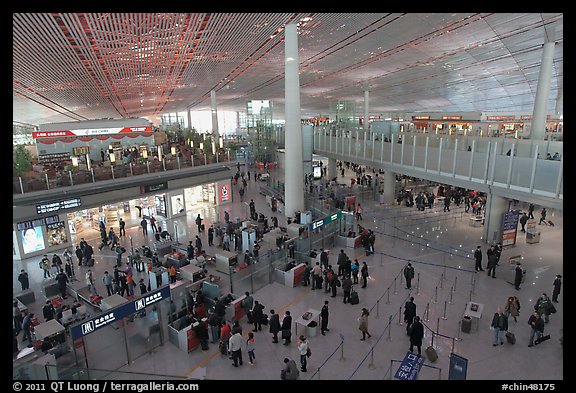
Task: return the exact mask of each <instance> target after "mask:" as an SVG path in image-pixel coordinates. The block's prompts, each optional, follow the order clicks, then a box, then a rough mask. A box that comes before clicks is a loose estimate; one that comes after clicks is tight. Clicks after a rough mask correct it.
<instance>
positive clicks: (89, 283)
mask: <svg viewBox="0 0 576 393" xmlns="http://www.w3.org/2000/svg"><path fill="white" fill-rule="evenodd" d="M84 278H85V280H86V281H85V282H86V286H88V290H89V291H90V293H91V294H92V295H98V292H96V286H95V285H94V275H93V274H92V270H90V269H88V271H87V272H86V275H85V276H84Z"/></svg>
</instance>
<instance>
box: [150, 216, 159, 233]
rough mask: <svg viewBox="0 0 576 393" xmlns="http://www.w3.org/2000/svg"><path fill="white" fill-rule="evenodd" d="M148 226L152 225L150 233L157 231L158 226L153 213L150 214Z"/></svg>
mask: <svg viewBox="0 0 576 393" xmlns="http://www.w3.org/2000/svg"><path fill="white" fill-rule="evenodd" d="M150 227H152V233H158V227H157V226H156V219H155V218H154V216H153V215H150Z"/></svg>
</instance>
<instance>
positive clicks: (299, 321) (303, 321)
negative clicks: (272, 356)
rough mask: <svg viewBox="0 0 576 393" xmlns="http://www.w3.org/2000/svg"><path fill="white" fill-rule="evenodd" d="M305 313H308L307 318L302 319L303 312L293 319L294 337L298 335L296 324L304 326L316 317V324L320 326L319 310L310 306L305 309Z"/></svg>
mask: <svg viewBox="0 0 576 393" xmlns="http://www.w3.org/2000/svg"><path fill="white" fill-rule="evenodd" d="M306 312H307V313H310V314H311V315H310V317H309V318H308V319H304V318H303V316H304V315H305V314H306V313H303V314H302V315H300V317H298V319H296V321H295V326H294V327H295V335H296V337H298V325H299V324H300V325H302V326H304V327H307V326H308V324H309V323H310V322H312V321H316V319H318V321H317V323H318V326H320V311H319V310H314V309H313V308H310V309H308V310H306Z"/></svg>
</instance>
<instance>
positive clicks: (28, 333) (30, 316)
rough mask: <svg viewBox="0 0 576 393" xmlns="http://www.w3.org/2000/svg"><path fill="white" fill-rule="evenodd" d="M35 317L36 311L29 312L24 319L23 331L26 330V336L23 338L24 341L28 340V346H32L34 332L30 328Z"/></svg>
mask: <svg viewBox="0 0 576 393" xmlns="http://www.w3.org/2000/svg"><path fill="white" fill-rule="evenodd" d="M33 318H34V313H33V312H31V313H28V314H26V315H25V316H24V319H23V320H22V331H23V332H24V337H23V338H22V342H24V341H28V348H32V347H33V344H32V332H31V331H30V329H31V328H32V319H33Z"/></svg>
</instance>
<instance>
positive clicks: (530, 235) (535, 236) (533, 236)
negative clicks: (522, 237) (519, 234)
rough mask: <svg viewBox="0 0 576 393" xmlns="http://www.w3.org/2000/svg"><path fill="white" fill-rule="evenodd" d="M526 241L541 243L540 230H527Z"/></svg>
mask: <svg viewBox="0 0 576 393" xmlns="http://www.w3.org/2000/svg"><path fill="white" fill-rule="evenodd" d="M526 243H529V244H533V243H540V232H537V231H526Z"/></svg>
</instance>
